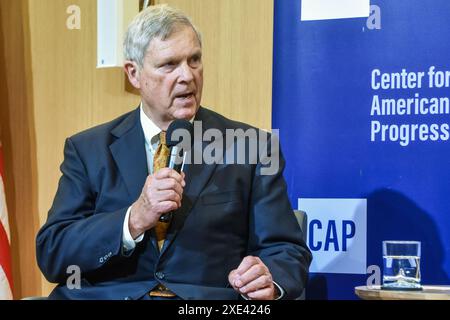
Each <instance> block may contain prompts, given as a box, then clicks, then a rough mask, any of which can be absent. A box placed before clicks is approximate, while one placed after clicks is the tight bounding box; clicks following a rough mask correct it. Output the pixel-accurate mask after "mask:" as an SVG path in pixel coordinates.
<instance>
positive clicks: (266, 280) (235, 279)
mask: <svg viewBox="0 0 450 320" xmlns="http://www.w3.org/2000/svg"><path fill="white" fill-rule="evenodd" d="M228 281H229V282H230V284H231V286H232V287H233V288H234V289H235V290H236V291H238V292H239V293H241V294H244V295H247V296H248V297H249V298H251V299H258V300H260V299H261V300H268V299H273V298H274V296H275V287H274V284H273V279H272V275H271V273H270V271H269V269H268V268H267V266H266V265H265V264H264V263H263V262H262V261H261V259H259V258H258V257H252V256H248V257H245V258H244V259H243V260H242V262H241V264H240V265H239V267H238V268H237V269H235V270H233V271H231V272H230V274H229V275H228Z"/></svg>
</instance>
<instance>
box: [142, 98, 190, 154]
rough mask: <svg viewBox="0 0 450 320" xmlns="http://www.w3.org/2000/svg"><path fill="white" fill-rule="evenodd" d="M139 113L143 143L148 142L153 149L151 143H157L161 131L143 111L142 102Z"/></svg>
mask: <svg viewBox="0 0 450 320" xmlns="http://www.w3.org/2000/svg"><path fill="white" fill-rule="evenodd" d="M140 110H141V111H140V113H141V117H140V118H141V126H142V130H143V131H144V138H145V143H147V144H148V146H149V147H150V149H151V150H152V151H153V144H155V143H157V142H158V141H159V137H158V135H159V133H160V132H161V129H160V128H159V127H158V126H157V125H156V124H155V123H154V122H153V121H152V119H150V118H149V117H148V116H147V115H146V114H145V112H144V108H143V107H142V102H141V105H140ZM194 118H195V116H194V117H192V119H190V120H189V122H190V123H193V122H194Z"/></svg>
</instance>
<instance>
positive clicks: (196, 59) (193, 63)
mask: <svg viewBox="0 0 450 320" xmlns="http://www.w3.org/2000/svg"><path fill="white" fill-rule="evenodd" d="M201 62H202V57H201V56H193V57H192V58H191V61H190V64H191V66H198V65H199V64H200V63H201Z"/></svg>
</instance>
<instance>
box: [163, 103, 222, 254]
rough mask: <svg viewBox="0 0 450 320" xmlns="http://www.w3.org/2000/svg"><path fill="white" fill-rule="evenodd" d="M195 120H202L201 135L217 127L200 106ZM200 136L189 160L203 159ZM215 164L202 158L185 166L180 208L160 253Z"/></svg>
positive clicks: (180, 222) (211, 173)
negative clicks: (208, 162)
mask: <svg viewBox="0 0 450 320" xmlns="http://www.w3.org/2000/svg"><path fill="white" fill-rule="evenodd" d="M195 121H202V124H203V125H202V127H203V128H202V137H203V133H204V132H205V131H206V130H208V129H209V128H212V127H214V128H217V129H220V127H217V125H216V124H215V123H214V121H211V119H210V117H209V115H208V113H207V111H206V110H205V109H203V108H201V107H200V109H199V111H198V113H197V116H196V118H195ZM202 137H195V138H196V140H195V141H194V146H193V148H192V150H191V154H190V155H188V158H189V156H190V159H191V162H194V159H203V157H202V155H203V150H204V148H205V147H206V145H207V143H206V142H203V141H202ZM216 167H217V165H216V164H204V163H203V160H202V163H201V164H189V165H186V166H185V170H184V173H185V174H186V178H185V181H186V187H185V190H184V192H183V199H182V204H181V208H180V209H178V210H177V211H176V212H175V213H174V214H173V219H172V222H171V225H170V227H169V230H168V232H167V235H166V241H165V242H164V245H163V247H162V251H161V255H162V254H164V252H165V251H166V250H167V249H168V248H169V247H170V245H171V244H172V243H173V242H174V240H175V238H176V236H177V234H178V232H179V231H180V229H181V228H182V227H183V225H184V222H185V220H186V219H187V217H188V215H189V213H190V212H191V210H192V207H193V206H194V205H195V203H196V202H197V200H198V198H199V196H200V193H201V192H202V191H203V189H204V188H205V186H206V185H207V184H208V182H209V180H210V179H211V178H212V176H213V174H214V171H215V170H216Z"/></svg>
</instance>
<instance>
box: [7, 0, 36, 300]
mask: <svg viewBox="0 0 450 320" xmlns="http://www.w3.org/2000/svg"><path fill="white" fill-rule="evenodd" d="M29 42H30V41H29V26H28V8H27V2H26V1H25V0H16V1H11V0H0V130H1V134H0V139H1V141H2V143H3V151H4V158H5V159H4V160H5V167H6V168H5V169H6V177H5V193H6V201H7V205H8V213H9V221H10V229H11V249H12V250H11V251H12V266H13V281H14V285H13V294H14V297H15V298H16V299H19V298H21V297H23V296H32V295H36V294H40V292H41V278H40V272H39V270H38V267H37V265H36V258H35V234H36V232H37V230H38V228H39V226H40V223H39V216H38V211H37V157H36V149H35V135H34V133H35V130H34V119H33V93H32V87H31V85H32V83H31V64H30V48H29Z"/></svg>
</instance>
